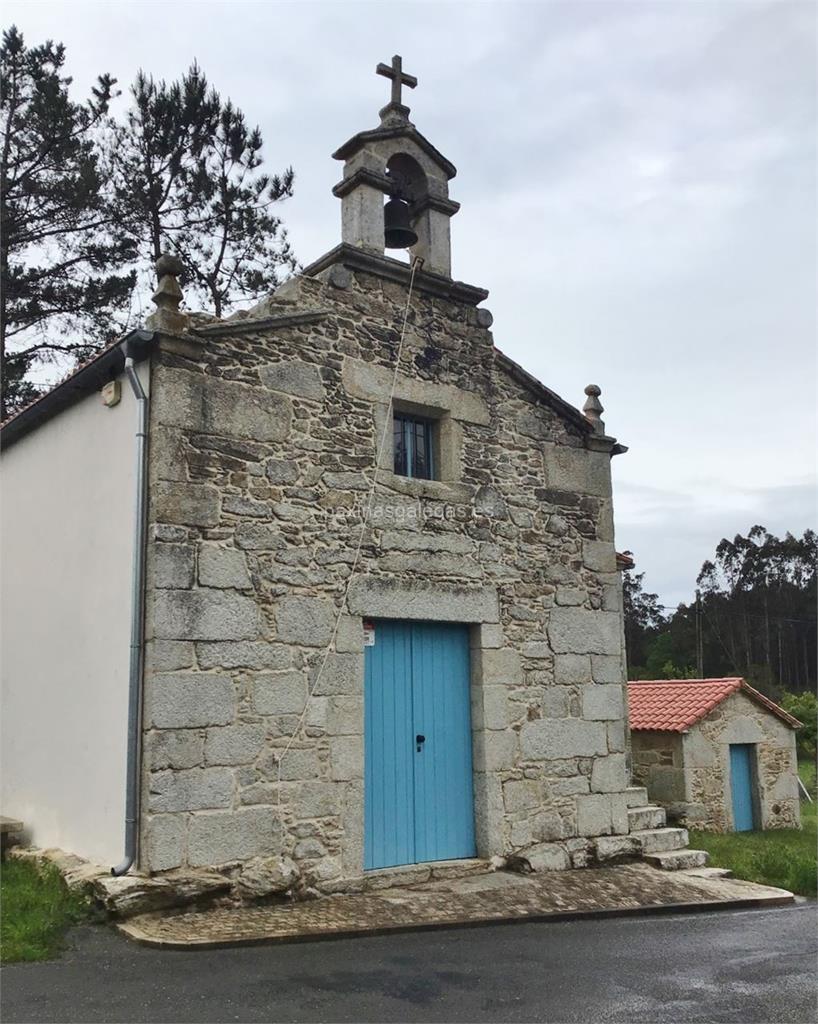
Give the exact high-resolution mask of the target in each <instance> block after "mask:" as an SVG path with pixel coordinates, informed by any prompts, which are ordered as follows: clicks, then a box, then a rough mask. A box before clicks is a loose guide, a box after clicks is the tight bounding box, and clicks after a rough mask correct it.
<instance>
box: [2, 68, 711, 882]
mask: <svg viewBox="0 0 818 1024" xmlns="http://www.w3.org/2000/svg"><path fill="white" fill-rule="evenodd" d="M378 72H379V73H380V74H385V75H386V76H387V77H389V78H390V79H391V83H392V96H391V101H390V102H389V103H388V104H387V105H386V106H385V107H384V108H383V109H382V110H381V111H380V122H379V124H378V125H377V127H375V128H372V129H369V130H366V131H361V132H359V133H358V134H357V135H354V136H353V137H352V138H350V139H349V140H348V141H347V142H345V143H344V144H343V145H342V146H341V147H340V148H339V149H338V150H336V152H335V153H334V154H333V155H334V157H335V159H336V160H338V161H340V162H341V164H342V167H343V173H342V176H341V180H340V181H339V182H338V184H337V185H336V186H335V188H334V189H333V192H334V195H335V196H336V197H337V198H338V199H339V200H340V204H341V223H342V230H341V242H340V244H339V245H337V246H336V247H335V248H334V249H332V250H331V251H330V252H328V253H326V254H325V255H323V256H321V257H320V258H319V259H317V260H315V261H314V262H313V263H311V264H310V265H309V266H307V267H306V268H305V269H304V270H303V272H301V273H300V274H299V275H298V276H296V277H294V278H292V279H291V280H289V281H288V282H287V283H286V284H285V285H283V286H282V287H281V288H279V289H278V290H277V291H276V292H275V293H274V294H273V295H271V296H269V297H267V298H265V299H263V300H262V301H261V302H259V303H258V305H256V306H255V307H254V308H252V309H250V310H245V311H242V312H240V313H237V314H234V315H232V316H229V317H227V318H226V319H223V320H217V319H215V318H214V317H211V316H208V315H206V314H203V313H191V312H186V311H184V308H183V306H182V304H181V298H182V295H181V289H180V287H179V283H178V280H177V278H178V275H179V271H180V269H181V268H180V267H179V266H178V263H177V261H176V260H175V259H174V258H171V257H163V258H162V259H161V260H160V261H159V264H158V265H157V269H158V272H159V274H160V283H159V286H158V290H157V292H156V295H155V302H156V305H157V311H156V312H155V313H154V314H153V315H152V316H151V317H149V318H148V321H147V323H146V325H145V329H144V330H140V331H135V332H132V333H131V334H130V335H129V336H128V337H127V338H126V339H124V341H122V342H121V343H118V344H117V345H115V346H112V347H111V348H109V349H106V350H104V351H103V352H102V353H100V354H99V355H98V356H97V357H95V358H94V359H93V360H91V362H89V363H88V364H86V365H85V366H84V367H82V368H81V369H80V370H79V371H77V372H76V373H75V374H74V375H73V376H72V377H71V378H70V379H69V380H68V381H66V382H64V383H63V384H62V385H60V386H59V387H58V388H56V389H54V390H53V391H52V392H49V394H47V395H45V396H44V397H43V398H41V399H40V400H38V401H37V402H36V403H34V404H33V405H32V406H29V407H28V408H27V409H25V410H23V411H22V412H21V413H19V414H18V415H17V416H15V417H14V418H12V419H11V420H10V421H8V422H7V423H6V424H5V425H4V427H3V432H2V437H3V444H4V454H3V469H4V472H5V474H6V480H5V486H4V489H3V490H4V505H5V507H4V512H3V514H4V518H5V520H6V524H7V529H6V531H5V532H6V534H8V535H11V533H12V528H13V535H14V544H13V545H11V543H10V542H9V546H8V550H7V551H5V552H4V562H5V572H4V587H6V588H8V589H7V591H6V594H5V595H4V597H5V599H4V601H3V604H4V606H5V608H6V609H7V615H8V616H10V621H8V622H7V625H6V630H5V635H6V638H7V639H6V643H7V650H6V654H5V657H4V662H5V669H4V672H5V679H4V687H5V696H4V701H5V715H4V730H7V732H6V733H5V734H4V742H3V748H4V750H3V757H4V764H3V786H4V789H3V806H4V809H5V810H4V813H12V814H14V815H16V816H18V817H20V818H22V819H24V820H25V821H26V822H27V824H29V825H30V828H31V833H32V838H33V841H34V842H36V843H38V845H41V846H42V845H52V846H53V845H58V846H62V847H63V848H64V849H68V850H72V851H74V852H76V853H79V854H82V855H83V856H88V857H91V858H95V859H97V860H100V858H109V860H110V861H111V862H112V863H117V862H118V861H119V858H120V857H121V856H122V848H123V830H124V835H125V852H126V863H125V865H124V867H122V868H121V869H120V870H128V869H130V870H139V871H141V872H144V873H156V872H166V871H171V870H174V869H192V868H197V869H198V868H217V869H219V870H221V871H224V872H227V873H231V872H232V873H234V874H236V875H240V874H241V872H242V871H243V870H245V868H246V865H247V864H248V862H249V863H252V864H257V863H258V862H259V860H258V859H259V858H262V859H263V858H282V857H285V858H287V859H288V863H292V864H293V865H294V870H295V871H297V873H298V876H299V877H300V878H301V879H303V880H304V884H306V885H308V886H309V887H311V888H313V889H315V890H317V891H320V892H333V891H343V890H353V889H355V888H356V887H360V885H362V884H363V880H364V879H365V878H366V877H367V876H368V874H369V873H371V872H377V871H382V870H389V869H401V870H403V869H405V868H406V867H407V866H412V865H417V864H427V863H437V862H441V861H446V862H450V861H458V862H464V863H465V864H466V865H468V864H469V863H472V862H476V861H482V862H487V861H489V860H490V859H491V858H492V857H508V856H509V855H516V856H519V857H524V858H526V859H527V860H528V862H529V863H530V864H531V866H532V868H534V869H536V870H540V869H563V868H570V867H582V866H585V865H587V864H590V863H593V862H594V861H597V860H606V859H609V858H611V857H614V856H621V855H639V854H646V855H651V856H653V857H654V860H655V863H657V864H659V865H661V866H665V867H673V866H681V864H682V863H683V862H684V863H693V862H692V861H690V860H689V858H688V860H685V858H684V856H683V853H685V851H684V847H685V846H686V839H687V836H686V833H685V831H684V830H683V829H667V828H663V827H662V826H664V812H663V811H661V810H660V809H659V808H653V807H649V806H644V805H645V804H646V803H647V800H646V797H645V794H644V790H639V789H634V788H632V787H631V786H630V781H629V771H628V765H627V747H628V736H627V712H626V686H625V659H624V650H623V614H622V587H621V580H620V575H619V573H618V571H617V559H616V553H615V548H614V520H613V507H612V499H611V459H612V457H613V456H615V455H617V454H619V453H621V452H623V451H625V449H624V447H623V446H622V445H620V444H618V443H617V441H616V440H615V438H613V437H611V436H609V435H608V434H607V433H606V431H605V427H604V424H603V422H602V419H601V418H600V414H601V412H602V407H601V404H600V402H599V394H600V392H599V389H598V388H596V387H594V386H589V387H587V388H586V389H585V393H586V396H587V401H586V402H585V405H584V408H583V410H582V411H580V410H579V409H577V408H575V407H574V406H573V405H571V404H569V403H568V402H566V401H564V400H563V399H562V398H560V397H559V396H558V395H556V394H555V393H554V392H553V391H551V390H550V389H549V388H548V387H546V386H545V385H544V384H541V383H540V382H539V381H538V380H536V379H535V378H534V377H532V376H531V375H530V374H529V373H527V372H526V371H525V370H524V369H523V368H522V367H521V366H519V365H517V364H516V363H515V362H514V361H513V360H511V359H510V358H508V357H507V356H505V355H503V354H502V353H501V352H500V351H499V350H498V349H497V348H495V346H494V342H493V338H492V333H491V330H490V328H491V326H492V316H491V313H490V312H489V311H488V310H487V309H486V308H484V307H483V306H482V305H481V304H482V303H483V302H484V300H485V299H486V298H487V295H488V293H487V291H485V290H484V289H483V288H480V287H476V286H474V285H471V284H464V283H463V282H460V281H456V280H454V279H453V278H452V276H451V254H450V220H451V218H452V217H453V216H454V215H455V214H456V213H457V212H458V208H459V207H458V203H457V202H456V201H455V200H453V199H452V198H450V196H449V182H450V181H451V180H452V179H453V178H454V176H455V173H456V170H455V167H454V166H453V165H452V164H451V163H450V162H449V160H448V159H447V158H446V157H444V156H443V155H442V154H441V153H440V152H439V151H438V149H436V148H435V146H434V145H433V144H432V143H431V142H429V141H428V140H427V139H426V138H425V137H424V136H423V135H422V134H421V133H420V132H419V131H418V129H417V128H416V127H415V125H414V124H413V123H412V121H411V120H410V117H409V115H410V111H409V108H408V107H407V106H406V105H405V104H404V99H403V93H402V90H403V89H404V88H406V87H412V88H414V86H415V85H416V80H415V79H414V78H412V77H411V76H410V75H407V74H406V73H404V72H403V70H402V67H401V61H400V58H398V57H396V58H394V60H393V62H392V64H391V65H379V67H378ZM387 245H388V246H389V247H390V248H389V251H392V249H393V247H394V248H395V249H396V250H397V249H402V248H405V249H408V259H407V258H406V256H407V254H405V253H404V254H402V257H401V258H395V257H394V256H391V255H387V254H386V252H385V249H386V247H387ZM137 408H138V410H139V411H140V412H141V418H140V419H139V420H137ZM135 430H136V434H137V436H136V438H135V437H134V431H135ZM140 444H141V447H139V445H140ZM135 445H136V446H137V447H136V448H135ZM135 451H136V452H137V453H141V455H140V454H137V456H136V459H137V461H136V468H134V452H135ZM140 458H141V460H142V461H141V462H140V461H139V460H140ZM134 508H136V524H137V525H136V527H134V526H133V522H134V511H133V510H134ZM140 515H141V516H142V518H141V519H140ZM140 523H141V526H140ZM141 541H144V543H141ZM46 564H48V565H50V566H52V567H53V566H54V565H57V566H58V567H59V568H58V569H56V570H55V569H53V568H51V569H50V570H47V569H46ZM132 565H133V568H132ZM47 572H48V574H49V580H50V584H49V587H48V588H45V589H46V591H47V592H44V588H43V586H42V579H43V576H44V575H45V574H46V573H47ZM35 655H36V657H35ZM129 708H130V711H129ZM44 722H45V724H44ZM45 744H48V745H49V749H50V750H51V752H52V756H53V757H54V758H55V759H59V763H60V766H61V767H60V771H59V773H58V774H59V777H58V778H56V779H55V778H54V772H53V771H51V772H50V773H49V772H47V771H45V770H43V769H42V768H41V767H39V766H37V765H34V766H33V765H32V761H37V759H38V758H37V756H36V751H37V749H41V748H42V746H43V745H45ZM32 754H34V755H35V756H34V757H32ZM49 776H50V777H49ZM126 793H127V804H126ZM129 837H130V838H129ZM129 843H130V847H129ZM701 856H703V855H697V857H701ZM129 858H130V863H128V859H129ZM695 863H701V859H698V860H695Z"/></svg>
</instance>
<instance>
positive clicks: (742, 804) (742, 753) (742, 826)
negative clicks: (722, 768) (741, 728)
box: [730, 743, 755, 832]
mask: <svg viewBox="0 0 818 1024" xmlns="http://www.w3.org/2000/svg"><path fill="white" fill-rule="evenodd" d="M752 754H753V745H752V744H751V743H731V744H730V792H731V795H732V798H733V827H734V828H735V830H736V832H750V831H751V830H752V829H753V828H755V815H754V813H753V762H752Z"/></svg>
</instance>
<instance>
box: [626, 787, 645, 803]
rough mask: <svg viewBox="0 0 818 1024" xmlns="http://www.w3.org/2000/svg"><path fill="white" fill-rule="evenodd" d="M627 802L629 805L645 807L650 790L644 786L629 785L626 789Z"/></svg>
mask: <svg viewBox="0 0 818 1024" xmlns="http://www.w3.org/2000/svg"><path fill="white" fill-rule="evenodd" d="M625 803H626V804H627V805H628V807H645V806H646V805H647V804H648V803H650V801H649V800H648V791H647V790H646V789H645V787H644V786H628V788H627V789H626V790H625Z"/></svg>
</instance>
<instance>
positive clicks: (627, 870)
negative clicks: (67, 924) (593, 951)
mask: <svg viewBox="0 0 818 1024" xmlns="http://www.w3.org/2000/svg"><path fill="white" fill-rule="evenodd" d="M794 901H795V897H794V896H793V894H792V893H790V892H787V891H786V890H785V889H775V888H772V887H770V886H762V885H756V884H755V883H753V882H745V881H742V880H739V879H733V878H702V877H700V876H692V875H686V873H685V872H683V871H680V872H668V871H660V870H658V869H656V868H653V867H650V866H649V865H646V864H640V863H636V864H623V865H618V866H615V867H607V868H583V869H581V870H575V871H559V872H551V873H545V874H539V875H515V874H511V873H508V872H503V871H501V872H497V873H492V874H486V875H480V876H472V877H470V878H466V879H450V880H441V881H438V882H433V883H428V882H427V883H425V884H421V885H420V886H416V887H412V886H410V887H401V888H399V889H397V888H396V889H381V890H377V891H374V892H367V893H363V894H356V895H339V896H328V897H325V898H323V899H318V900H312V901H309V902H304V903H290V904H285V905H282V904H276V905H267V906H256V907H217V908H213V909H210V910H204V911H198V912H195V911H188V912H177V913H165V914H162V913H153V914H143V915H140V916H137V917H133V918H130V919H129V920H127V921H124V922H122V923H120V924H117V928H118V929H119V931H120V932H122V934H123V935H126V936H128V938H131V939H133V940H134V941H136V942H138V943H140V944H142V945H145V946H152V947H155V948H159V949H180V950H181V949H186V950H190V949H218V948H222V947H228V946H244V945H262V944H266V943H276V942H305V941H316V940H321V939H339V938H352V937H355V936H358V935H384V934H390V933H394V932H402V931H415V930H429V929H432V928H463V927H474V926H477V925H488V924H499V923H504V922H508V923H510V922H514V921H529V922H530V921H564V920H570V919H574V918H588V917H601V916H607V915H620V916H622V915H639V914H657V913H679V912H695V911H707V910H715V909H738V908H747V907H760V906H776V905H783V904H787V903H793V902H794Z"/></svg>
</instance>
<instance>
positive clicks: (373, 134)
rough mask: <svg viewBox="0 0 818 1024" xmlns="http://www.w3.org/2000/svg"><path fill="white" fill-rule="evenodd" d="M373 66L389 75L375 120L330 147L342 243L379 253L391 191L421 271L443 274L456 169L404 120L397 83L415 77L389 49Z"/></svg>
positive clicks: (411, 83)
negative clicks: (386, 59)
mask: <svg viewBox="0 0 818 1024" xmlns="http://www.w3.org/2000/svg"><path fill="white" fill-rule="evenodd" d="M376 71H377V73H378V74H379V75H384V76H385V77H386V78H389V79H391V81H392V95H391V99H390V101H389V103H387V105H386V106H385V107H384V108H383V109H382V110H381V111H380V118H381V123H380V124H379V125H378V127H377V128H373V129H371V130H370V131H364V132H359V133H358V134H357V135H354V136H353V137H352V138H351V139H350V140H349V141H348V142H345V143H344V145H343V146H341V147H340V148H339V149H337V150H336V151H335V152H334V153H333V154H332V155H333V157H334V158H335V159H336V160H343V161H344V176H343V179H342V180H341V181H340V182H339V183H338V184H337V185H336V186H335V188H334V189H333V194H334V195H336V196H337V197H338V198H339V199H340V200H341V224H342V240H343V243H344V244H345V245H350V246H354V247H356V248H358V249H363V250H366V251H367V252H370V253H376V254H378V255H383V253H384V249H385V239H384V208H385V207H384V203H385V201H386V200H389V199H397V200H400V201H401V202H400V203H399V204H394V205H395V206H399V207H400V208H402V209H404V211H405V216H406V217H407V220H408V226H409V227H410V228H411V231H412V232H414V234H415V235H417V242H416V243H415V244H414V245H412V246H411V248H410V252H411V253H412V254H413V255H415V256H419V257H422V259H423V261H424V264H423V266H424V270H425V271H427V272H431V273H433V274H439V275H441V276H443V277H447V278H450V277H451V272H452V262H451V242H450V230H449V218H450V217H452V216H453V215H454V214H455V213H457V211H458V210H459V209H460V204H459V203H456V202H454V201H453V200H451V199H450V198H449V179H450V178H453V177H454V176H455V174H456V173H457V169H456V168H455V166H454V165H453V164H451V163H450V162H449V161H448V160H447V159H446V158H445V157H444V156H443V155H442V154H441V153H439V152H438V151H437V150H436V149H435V147H434V146H433V145H432V144H431V143H430V142H429V141H428V140H427V139H426V138H424V136H423V135H421V134H420V132H419V131H418V130H417V128H415V126H414V125H413V124H412V122H411V121H410V120H409V107H407V106H404V104H403V102H402V96H401V93H402V88H403V86H408V87H409V88H410V89H414V88H415V86H416V85H417V79H416V78H415V77H414V76H412V75H408V74H406V73H405V72H404V71H403V68H402V60H401V58H400V57H399V56H397V55H396V56H394V57H393V58H392V64H391V66H390V65H387V64H379V65H378V66H377V68H376ZM404 204H405V206H404ZM393 208H394V207H393Z"/></svg>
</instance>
